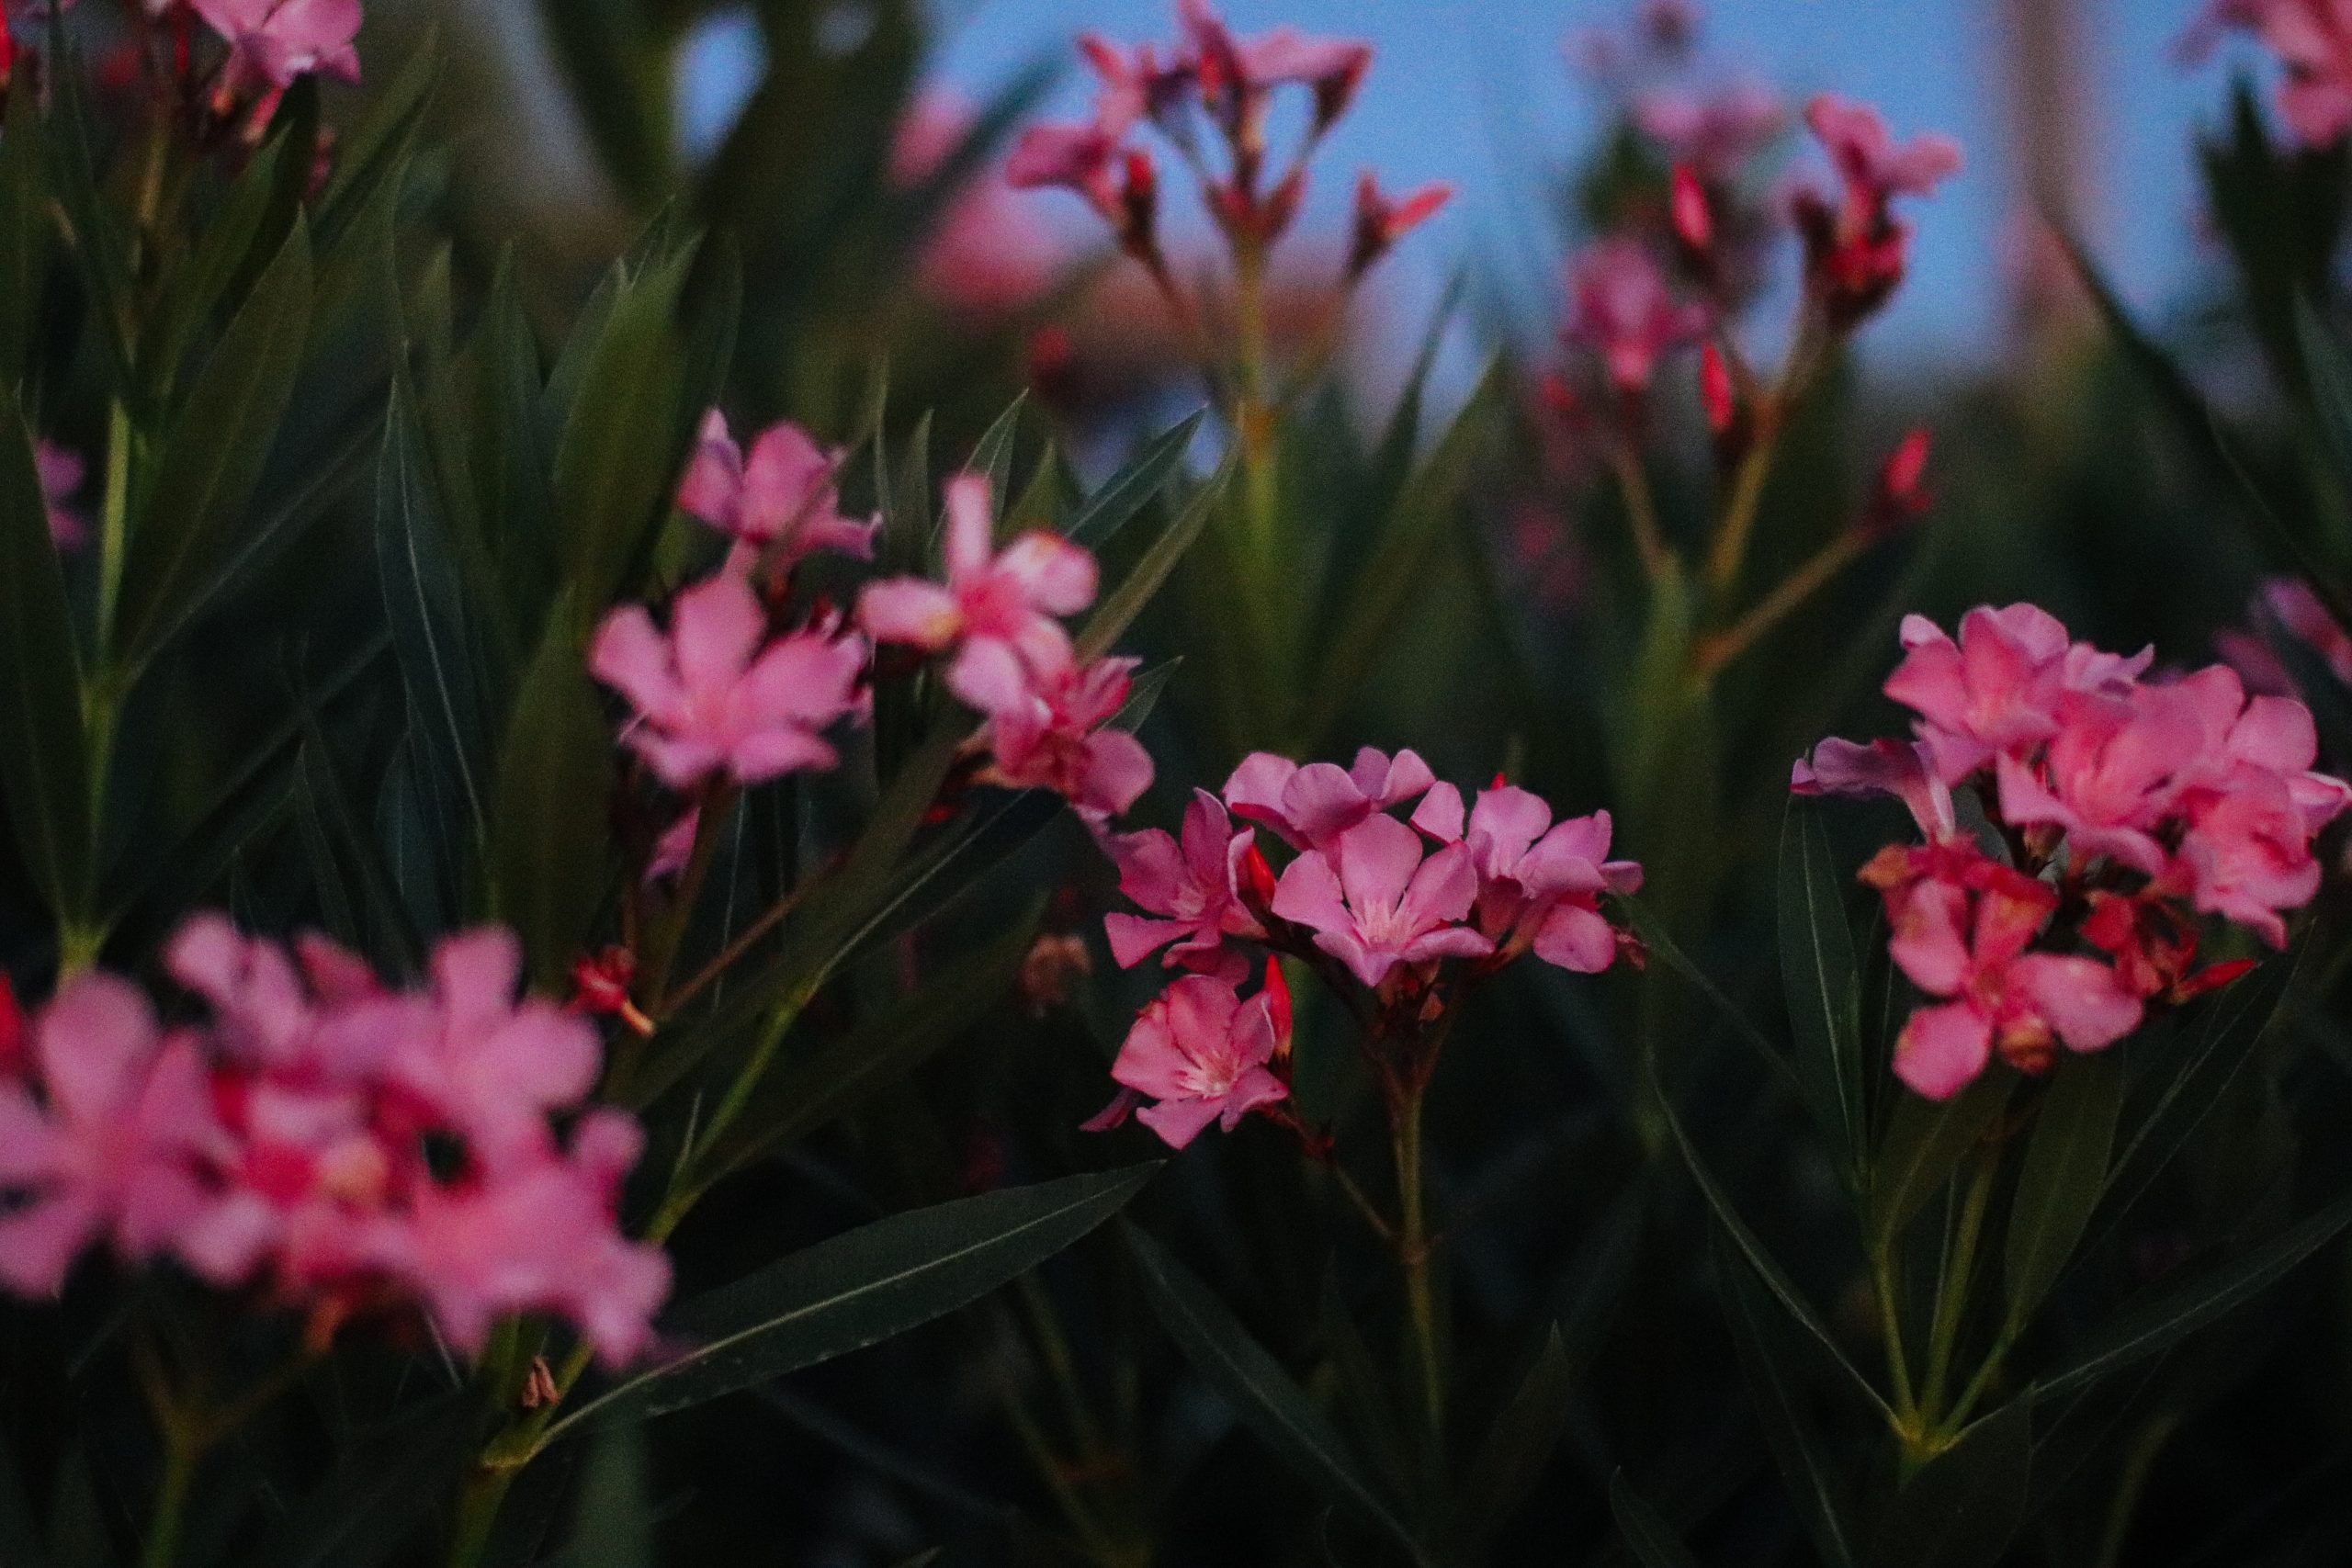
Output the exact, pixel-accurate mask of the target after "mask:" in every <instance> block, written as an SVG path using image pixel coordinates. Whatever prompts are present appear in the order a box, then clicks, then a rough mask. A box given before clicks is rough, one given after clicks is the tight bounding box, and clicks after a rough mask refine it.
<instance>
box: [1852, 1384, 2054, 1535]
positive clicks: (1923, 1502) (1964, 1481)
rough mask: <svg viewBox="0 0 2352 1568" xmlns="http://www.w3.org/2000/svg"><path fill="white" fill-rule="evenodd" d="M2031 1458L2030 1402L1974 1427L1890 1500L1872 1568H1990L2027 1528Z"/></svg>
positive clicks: (2011, 1406) (2017, 1404)
mask: <svg viewBox="0 0 2352 1568" xmlns="http://www.w3.org/2000/svg"><path fill="white" fill-rule="evenodd" d="M2032 1460H2033V1406H2032V1403H2031V1401H2030V1400H2023V1399H2020V1400H2018V1401H2016V1402H2015V1403H2014V1404H2007V1405H2005V1406H2003V1407H2002V1408H2001V1409H1999V1410H1997V1411H1996V1412H1995V1413H1994V1414H1992V1415H1991V1416H1986V1417H1985V1419H1984V1420H1982V1421H1979V1422H1977V1423H1976V1425H1974V1426H1973V1427H1970V1428H1969V1429H1968V1430H1967V1431H1965V1432H1963V1433H1962V1434H1961V1437H1960V1439H1959V1441H1957V1442H1956V1443H1954V1444H1953V1445H1952V1446H1951V1448H1949V1449H1947V1450H1944V1451H1943V1452H1942V1453H1940V1454H1939V1455H1937V1456H1936V1458H1935V1459H1934V1460H1932V1461H1929V1462H1928V1466H1927V1468H1926V1469H1924V1470H1922V1471H1920V1472H1919V1473H1918V1474H1917V1475H1915V1476H1913V1477H1912V1478H1911V1480H1910V1482H1909V1483H1907V1484H1906V1485H1905V1487H1904V1488H1903V1490H1902V1491H1901V1492H1900V1493H1898V1494H1897V1495H1895V1498H1894V1502H1893V1504H1892V1505H1890V1506H1889V1507H1888V1509H1887V1512H1886V1517H1884V1518H1883V1520H1881V1521H1880V1524H1879V1528H1878V1531H1877V1533H1876V1534H1875V1535H1874V1536H1873V1537H1872V1539H1871V1556H1870V1561H1871V1568H1993V1564H1994V1563H1996V1562H1999V1561H2000V1560H2001V1556H2002V1553H2004V1552H2005V1551H2007V1550H2008V1546H2009V1542H2010V1541H2011V1540H2014V1539H2015V1538H2016V1536H2017V1533H2018V1529H2020V1528H2021V1527H2023V1525H2024V1524H2025V1520H2026V1498H2027V1490H2026V1489H2027V1483H2028V1482H2029V1481H2030V1476H2031V1470H2032Z"/></svg>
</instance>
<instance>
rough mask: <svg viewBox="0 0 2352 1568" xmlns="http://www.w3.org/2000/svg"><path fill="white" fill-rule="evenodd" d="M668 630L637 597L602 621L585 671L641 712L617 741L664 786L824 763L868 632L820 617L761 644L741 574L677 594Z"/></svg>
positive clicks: (762, 628) (764, 776)
mask: <svg viewBox="0 0 2352 1568" xmlns="http://www.w3.org/2000/svg"><path fill="white" fill-rule="evenodd" d="M670 622H671V624H670V631H669V633H668V635H667V636H664V635H663V634H662V632H661V631H660V630H658V629H657V628H656V627H655V626H654V624H653V617H652V616H651V615H648V614H647V613H646V610H645V607H644V606H643V605H640V604H625V605H622V606H621V607H620V608H618V609H616V610H615V611H613V612H612V614H611V615H607V616H606V617H605V623H604V625H603V626H600V627H598V628H597V632H596V637H595V640H594V642H593V643H592V644H591V645H590V648H589V654H588V662H589V670H590V671H591V672H592V673H594V675H595V677H596V679H598V680H599V681H602V682H604V683H605V684H606V685H608V686H611V687H613V688H614V689H615V690H616V691H618V692H619V693H620V694H622V695H623V696H625V697H627V698H628V700H629V703H630V705H632V706H633V707H634V708H635V709H636V710H637V711H636V716H634V717H633V718H632V719H631V721H630V722H629V725H628V728H627V729H626V730H625V731H624V733H623V739H624V740H625V741H626V743H627V744H628V746H629V747H630V749H631V750H635V751H636V752H637V753H638V754H639V756H641V757H643V758H644V759H645V761H646V762H647V764H648V765H649V766H650V767H651V768H652V770H653V772H654V773H655V774H656V775H658V776H659V777H660V778H661V780H662V783H664V784H668V785H669V786H670V787H671V788H673V789H686V788H689V787H691V786H693V785H694V784H697V783H699V782H700V781H702V780H703V779H705V778H707V777H708V776H709V775H710V774H712V773H718V772H721V771H724V772H726V773H729V774H730V775H732V776H733V777H734V779H735V780H736V781H737V782H738V783H740V784H761V783H764V782H765V781H767V780H769V779H775V778H780V777H782V776H783V775H785V774H786V773H799V772H805V771H808V770H811V769H823V768H831V767H832V766H833V765H834V763H835V762H836V761H838V760H839V759H838V757H837V755H836V753H835V752H834V750H833V748H832V746H831V744H830V743H829V742H828V741H827V740H826V739H824V731H825V730H826V729H828V728H831V727H832V726H833V725H834V724H836V723H838V722H840V721H841V720H842V719H844V718H849V717H854V716H862V714H863V712H864V700H863V695H862V694H861V693H860V691H859V689H858V677H859V674H860V672H861V671H863V670H864V669H865V660H866V651H867V650H866V645H865V638H863V637H859V636H857V635H856V634H855V633H854V632H853V633H842V632H840V631H838V630H837V629H836V628H835V627H834V626H832V624H831V623H830V622H820V623H819V624H817V625H814V626H808V627H804V628H803V629H801V630H798V631H795V632H791V633H788V634H786V636H784V637H777V638H775V639H774V640H769V639H768V637H767V615H766V613H765V612H764V611H763V609H762V608H761V607H760V602H759V598H758V595H757V594H755V593H754V592H752V586H751V584H750V583H748V582H746V581H743V580H742V579H741V577H737V576H733V575H731V574H727V573H721V574H720V575H719V576H717V577H714V578H711V579H710V580H708V581H705V582H701V583H697V584H696V585H695V586H694V587H692V588H689V589H687V590H686V591H685V592H682V593H680V594H679V595H678V598H677V603H676V604H675V605H674V606H673V609H672V611H671V618H670Z"/></svg>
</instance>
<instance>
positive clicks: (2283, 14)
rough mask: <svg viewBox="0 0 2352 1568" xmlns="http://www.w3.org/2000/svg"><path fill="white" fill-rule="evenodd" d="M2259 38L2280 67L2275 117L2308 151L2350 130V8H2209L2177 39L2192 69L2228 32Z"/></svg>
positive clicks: (2262, 0) (2300, 1)
mask: <svg viewBox="0 0 2352 1568" xmlns="http://www.w3.org/2000/svg"><path fill="white" fill-rule="evenodd" d="M2233 28H2234V29H2237V30H2240V31H2244V32H2249V33H2253V34H2255V35H2256V36H2257V37H2259V38H2260V39H2262V41H2263V42H2264V43H2266V44H2267V45H2268V46H2269V47H2270V49H2271V51H2273V52H2274V53H2276V54H2277V55H2278V60H2279V63H2280V64H2282V65H2283V66H2285V67H2286V79H2285V81H2284V82H2283V83H2281V84H2280V85H2279V88H2278V112H2279V114H2280V116H2281V117H2282V118H2285V120H2286V122H2287V129H2288V130H2290V131H2291V132H2293V134H2294V136H2295V139H2296V140H2297V141H2301V142H2302V143H2303V144H2304V145H2306V146H2310V147H2324V146H2326V145H2328V144H2329V143H2332V142H2335V141H2340V140H2342V139H2343V137H2344V134H2345V132H2346V131H2347V130H2352V4H2347V3H2346V0H2212V3H2211V4H2210V5H2209V6H2206V8H2205V10H2204V12H2203V13H2202V14H2201V15H2200V16H2199V17H2198V18H2197V20H2196V21H2195V22H2193V23H2191V24H2190V25H2189V28H2188V32H2187V33H2186V34H2184V35H2183V36H2182V38H2181V40H2180V44H2179V51H2180V53H2181V55H2182V56H2183V57H2184V58H2185V59H2187V60H2188V61H2189V62H2191V63H2194V62H2197V61H2199V60H2201V59H2202V58H2203V57H2204V56H2205V55H2206V54H2207V53H2209V52H2211V50H2212V47H2213V45H2214V43H2215V42H2216V41H2217V40H2218V39H2220V37H2221V35H2222V33H2223V32H2224V31H2226V30H2230V29H2233Z"/></svg>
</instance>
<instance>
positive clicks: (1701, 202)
mask: <svg viewBox="0 0 2352 1568" xmlns="http://www.w3.org/2000/svg"><path fill="white" fill-rule="evenodd" d="M1672 187H1673V188H1672V193H1671V196H1670V197H1669V199H1668V212H1669V214H1670V216H1671V217H1672V219H1673V221H1674V237H1675V238H1676V239H1678V240H1679V241H1681V242H1682V243H1683V244H1684V245H1685V246H1686V247H1688V248H1689V249H1690V250H1691V253H1692V254H1694V255H1701V256H1703V255H1705V254H1708V253H1709V252H1710V251H1712V250H1713V249H1714V243H1715V220H1714V216H1713V213H1711V212H1709V211H1708V209H1707V187H1706V186H1702V185H1701V184H1700V183H1699V175H1698V174H1697V172H1696V171H1695V170H1693V169H1692V168H1691V165H1690V164H1675V165H1674V175H1673V178H1672Z"/></svg>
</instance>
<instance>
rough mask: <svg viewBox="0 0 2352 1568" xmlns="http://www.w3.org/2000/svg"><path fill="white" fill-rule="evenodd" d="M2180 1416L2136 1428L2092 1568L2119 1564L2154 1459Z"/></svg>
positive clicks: (2158, 1418) (2166, 1416) (2115, 1567)
mask: <svg viewBox="0 0 2352 1568" xmlns="http://www.w3.org/2000/svg"><path fill="white" fill-rule="evenodd" d="M2179 1425H2180V1417H2179V1416H2177V1415H2175V1414H2173V1413H2171V1412H2166V1413H2165V1414H2164V1415H2162V1416H2156V1417H2155V1418H2154V1420H2151V1421H2150V1422H2149V1423H2148V1424H2147V1425H2146V1426H2144V1427H2141V1428H2140V1431H2139V1434H2138V1436H2136V1437H2135V1438H2133V1439H2132V1441H2131V1448H2130V1450H2127V1451H2126V1452H2125V1454H2124V1456H2123V1471H2122V1473H2121V1474H2120V1475H2119V1476H2117V1477H2116V1482H2115V1499H2114V1501H2113V1502H2112V1503H2110V1504H2109V1506H2108V1511H2107V1528H2106V1529H2105V1530H2104V1531H2103V1532H2101V1534H2100V1537H2099V1548H2098V1557H2097V1558H2096V1559H2094V1560H2093V1562H2094V1568H2118V1565H2119V1564H2120V1563H2121V1562H2122V1561H2123V1548H2124V1547H2125V1545H2126V1544H2128V1543H2129V1541H2130V1540H2131V1519H2132V1517H2133V1516H2134V1515H2135V1514H2137V1513H2138V1512H2139V1511H2140V1497H2141V1495H2142V1494H2143V1493H2144V1492H2146V1491H2147V1489H2148V1476H2149V1473H2150V1472H2152V1471H2154V1469H2155V1466H2156V1457H2157V1456H2158V1455H2159V1454H2161V1453H2163V1452H2164V1449H2165V1444H2166V1443H2168V1442H2170V1441H2171V1440H2172V1434H2173V1430H2174V1428H2175V1427H2178V1426H2179Z"/></svg>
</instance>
